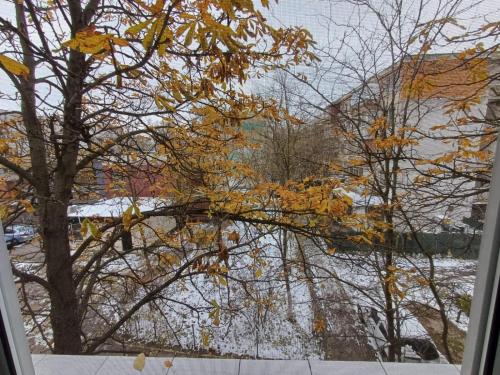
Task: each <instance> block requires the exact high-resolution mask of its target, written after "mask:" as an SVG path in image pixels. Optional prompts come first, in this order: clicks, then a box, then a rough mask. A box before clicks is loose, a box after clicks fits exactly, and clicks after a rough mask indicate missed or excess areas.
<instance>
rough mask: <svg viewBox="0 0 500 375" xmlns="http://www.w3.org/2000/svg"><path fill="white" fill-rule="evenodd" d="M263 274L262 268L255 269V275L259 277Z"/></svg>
mask: <svg viewBox="0 0 500 375" xmlns="http://www.w3.org/2000/svg"><path fill="white" fill-rule="evenodd" d="M261 276H262V270H261V269H260V268H258V269H257V270H256V271H255V277H256V278H257V279H258V278H260V277H261Z"/></svg>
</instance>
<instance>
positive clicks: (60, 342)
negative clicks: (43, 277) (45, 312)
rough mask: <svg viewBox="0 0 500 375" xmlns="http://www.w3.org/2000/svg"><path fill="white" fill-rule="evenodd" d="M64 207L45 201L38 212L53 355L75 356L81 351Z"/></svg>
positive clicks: (64, 205) (65, 209) (65, 207)
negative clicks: (44, 258)
mask: <svg viewBox="0 0 500 375" xmlns="http://www.w3.org/2000/svg"><path fill="white" fill-rule="evenodd" d="M67 207H68V205H67V204H65V203H62V202H56V201H48V202H47V203H46V204H45V205H44V208H45V210H43V209H42V211H45V212H42V214H43V216H44V217H43V220H41V228H40V229H41V236H42V241H43V251H44V252H45V256H46V263H47V281H48V283H49V285H50V289H49V297H50V303H51V306H50V321H51V325H52V332H53V335H54V353H56V354H78V353H81V351H82V341H81V336H80V318H79V316H78V311H79V309H78V301H77V297H76V286H75V283H74V280H73V270H72V263H71V254H70V246H69V236H68V217H67Z"/></svg>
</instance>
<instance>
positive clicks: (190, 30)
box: [184, 22, 196, 47]
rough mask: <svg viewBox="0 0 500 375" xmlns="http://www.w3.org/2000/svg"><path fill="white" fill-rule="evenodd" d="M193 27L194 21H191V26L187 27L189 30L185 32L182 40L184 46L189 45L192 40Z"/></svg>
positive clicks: (194, 25)
mask: <svg viewBox="0 0 500 375" xmlns="http://www.w3.org/2000/svg"><path fill="white" fill-rule="evenodd" d="M195 28H196V23H194V22H193V23H192V24H191V26H190V27H189V31H188V33H187V34H186V40H185V41H184V45H185V46H186V47H189V45H190V44H191V43H192V42H193V34H194V30H195Z"/></svg>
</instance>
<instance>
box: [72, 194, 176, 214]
mask: <svg viewBox="0 0 500 375" xmlns="http://www.w3.org/2000/svg"><path fill="white" fill-rule="evenodd" d="M134 202H135V203H136V204H137V206H138V207H139V210H140V211H141V212H150V211H154V210H157V209H160V208H165V207H168V206H169V204H170V201H168V200H167V199H162V198H150V197H148V198H138V199H134V198H132V197H115V198H110V199H102V200H99V201H97V202H95V203H89V204H78V205H72V206H69V207H68V217H80V218H84V217H99V218H118V217H122V216H123V213H124V212H125V211H126V210H127V209H128V208H129V207H130V206H132V204H133V203H134Z"/></svg>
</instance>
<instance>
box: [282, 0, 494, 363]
mask: <svg viewBox="0 0 500 375" xmlns="http://www.w3.org/2000/svg"><path fill="white" fill-rule="evenodd" d="M351 3H352V4H353V5H354V6H355V7H356V9H357V10H358V11H359V14H362V15H363V17H366V18H362V17H361V16H359V17H357V16H354V17H353V18H352V19H350V21H349V23H348V24H347V25H339V23H338V22H337V21H336V19H334V18H333V16H331V17H330V19H329V25H330V26H331V27H332V28H335V27H340V26H342V27H344V30H345V33H344V34H343V37H342V38H340V39H338V40H336V41H335V43H332V44H330V45H328V46H325V47H324V48H323V49H321V50H320V51H318V56H321V57H322V62H321V63H318V64H317V67H316V70H315V71H314V70H313V71H312V72H310V74H308V75H304V74H301V73H300V74H299V73H297V72H296V71H293V70H288V72H289V73H290V74H292V75H293V76H294V77H295V78H296V79H297V80H298V82H301V83H302V84H303V86H302V87H303V91H305V92H307V95H304V96H303V99H304V100H307V99H309V103H310V108H311V111H316V110H317V109H318V108H323V110H322V112H323V113H324V116H325V117H329V118H331V121H332V131H333V132H334V134H336V135H337V136H338V138H339V139H340V140H342V141H341V143H342V145H341V147H342V148H343V150H342V151H341V152H340V155H341V156H343V157H341V158H339V160H338V161H337V162H336V163H333V165H332V174H333V175H334V176H336V177H338V178H340V177H341V176H342V177H343V178H344V181H345V187H346V189H352V188H354V189H355V190H357V191H358V192H359V193H360V194H362V195H365V196H376V197H379V198H380V199H381V201H382V203H381V204H380V205H379V208H378V210H377V211H372V212H369V213H367V214H364V215H361V216H360V217H359V219H360V220H359V221H358V223H357V224H356V225H353V226H352V228H353V229H356V230H357V231H358V233H359V234H358V235H356V237H357V238H358V239H362V240H363V241H365V243H366V245H367V246H368V247H369V248H370V249H371V251H372V252H373V254H374V256H375V257H376V258H377V261H376V263H375V268H376V270H377V272H378V274H379V281H380V285H381V289H382V292H383V298H382V300H383V312H384V315H385V320H386V323H387V328H388V329H387V331H388V332H387V336H388V337H387V339H388V344H389V345H388V346H389V347H388V359H389V360H390V361H394V360H397V359H398V358H400V356H401V352H400V348H401V340H400V334H399V331H400V329H399V327H400V323H401V318H400V317H399V307H400V306H402V305H403V304H404V300H405V297H406V293H405V291H404V289H405V288H404V287H403V284H404V283H402V282H400V279H401V278H402V277H403V275H405V271H404V270H401V269H400V268H399V266H398V264H397V259H398V258H400V257H401V254H400V250H401V243H400V239H401V233H406V235H409V236H412V237H414V238H417V236H418V233H419V232H421V231H426V230H429V228H436V225H437V226H439V225H440V224H445V222H447V221H448V220H449V219H450V217H449V215H450V212H453V215H452V216H453V217H454V218H455V219H456V218H457V217H459V218H460V219H461V217H462V216H463V215H464V212H467V210H468V209H470V204H471V202H470V201H466V200H464V198H469V197H472V196H477V195H478V194H480V193H481V192H484V190H482V189H484V188H486V186H487V185H484V183H485V182H486V180H487V177H486V176H487V175H488V173H489V172H488V171H489V170H490V168H491V155H492V154H491V151H490V150H487V149H486V148H485V147H484V146H485V145H487V144H491V143H492V142H493V141H494V139H495V138H496V129H495V128H494V127H492V126H491V124H492V123H494V122H492V121H491V116H490V117H489V118H488V117H487V116H486V110H485V109H486V108H488V105H489V104H488V100H487V96H488V95H487V94H486V89H485V87H487V85H488V84H490V83H491V82H492V81H493V80H494V79H495V78H496V77H497V73H491V71H489V66H490V63H491V65H493V62H494V61H495V60H494V53H495V52H496V50H497V44H495V43H492V44H491V46H490V47H485V45H484V44H483V43H480V42H481V41H484V40H485V39H483V38H484V37H486V36H487V37H491V36H494V35H495V33H497V32H498V29H497V24H496V23H492V24H488V25H487V26H485V27H484V28H483V29H482V30H483V31H482V32H480V31H478V32H472V33H471V34H469V33H467V34H465V35H467V36H465V35H459V36H457V35H453V36H452V35H450V34H453V33H454V32H455V31H454V30H456V29H453V28H452V27H451V25H454V26H457V25H459V23H458V22H459V21H457V20H456V19H455V17H458V15H459V10H460V9H467V7H468V5H467V3H464V2H450V3H446V4H441V5H439V6H436V7H435V8H434V7H433V8H432V10H429V11H424V8H425V6H426V5H425V2H416V3H415V2H413V3H405V2H400V1H385V2H381V3H380V4H378V3H377V5H375V3H372V2H370V1H352V2H351ZM367 22H372V23H373V24H375V25H376V27H374V28H373V30H372V29H367V28H366V27H365V25H366V23H367ZM472 35H474V37H472ZM479 35H481V37H480V36H479ZM466 41H467V42H466ZM442 45H446V46H448V47H453V48H455V49H460V50H461V51H463V52H462V53H460V54H444V55H433V54H432V52H433V51H434V50H439V48H441V46H442ZM325 78H329V81H333V82H335V84H336V87H343V88H344V92H346V93H345V95H344V96H339V95H332V88H331V87H324V86H325V85H324V83H323V84H321V81H322V80H324V79H325ZM485 94H486V95H485ZM318 103H321V104H318ZM496 121H497V120H495V122H496ZM486 123H489V124H490V126H487V125H486ZM453 142H455V144H454V145H453ZM478 179H481V181H482V183H480V184H476V183H474V181H478ZM422 250H423V251H424V253H425V254H426V255H427V256H428V259H429V262H430V267H429V269H427V270H425V271H424V270H422V272H424V274H425V280H426V282H425V283H424V284H425V286H426V287H430V288H431V289H432V294H433V295H434V298H435V300H436V303H437V305H438V306H439V309H440V312H441V318H442V319H443V325H444V327H445V330H444V332H443V341H444V345H445V346H446V347H447V332H446V327H447V324H448V322H447V317H446V313H445V311H444V307H445V306H444V305H443V301H442V297H441V296H440V295H439V291H438V290H437V289H436V284H435V283H434V282H433V280H434V268H433V263H432V254H430V253H429V252H428V251H427V249H422ZM403 256H404V255H403ZM420 276H421V275H420ZM414 283H417V284H418V282H417V280H416V279H415V280H414ZM445 354H446V355H447V357H448V359H449V360H450V361H452V360H453V357H452V355H451V353H450V351H449V350H446V353H445Z"/></svg>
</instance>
